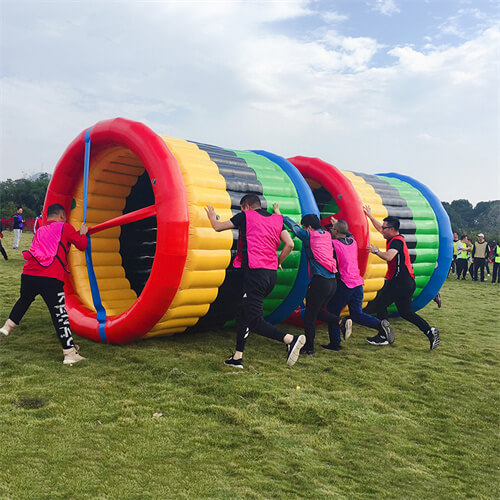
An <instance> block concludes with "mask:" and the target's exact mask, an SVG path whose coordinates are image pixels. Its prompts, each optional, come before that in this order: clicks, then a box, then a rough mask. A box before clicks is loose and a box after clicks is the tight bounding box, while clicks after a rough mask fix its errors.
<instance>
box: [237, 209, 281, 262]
mask: <svg viewBox="0 0 500 500" xmlns="http://www.w3.org/2000/svg"><path fill="white" fill-rule="evenodd" d="M256 212H257V213H259V214H260V215H263V216H264V217H271V215H272V214H270V213H269V212H268V211H267V210H266V209H264V208H259V209H258V210H256ZM229 220H230V221H231V222H232V223H233V225H234V227H235V228H237V229H239V231H240V234H239V241H238V252H241V256H242V259H243V260H242V262H241V267H242V268H248V253H247V218H246V216H245V212H239V213H237V214H236V215H234V216H233V217H231V219H229ZM283 229H285V227H284V226H283V228H282V230H283ZM240 245H241V248H240Z"/></svg>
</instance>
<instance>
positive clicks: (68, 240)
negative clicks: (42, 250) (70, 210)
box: [23, 220, 87, 281]
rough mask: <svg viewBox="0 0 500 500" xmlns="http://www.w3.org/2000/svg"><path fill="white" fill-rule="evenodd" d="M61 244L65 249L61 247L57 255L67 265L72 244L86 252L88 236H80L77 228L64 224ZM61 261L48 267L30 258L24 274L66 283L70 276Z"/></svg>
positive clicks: (55, 261)
mask: <svg viewBox="0 0 500 500" xmlns="http://www.w3.org/2000/svg"><path fill="white" fill-rule="evenodd" d="M52 222H55V221H51V220H50V221H47V224H51V223H52ZM61 243H62V245H63V247H64V249H63V248H62V247H61V245H59V248H58V250H57V255H58V256H59V259H61V260H62V261H63V262H64V263H65V264H66V263H67V261H68V260H67V253H68V251H69V247H70V246H71V244H73V245H75V247H76V248H78V250H85V249H86V248H87V235H85V234H83V235H82V234H80V232H79V231H76V230H75V228H74V227H73V226H72V225H71V224H68V223H65V224H64V228H63V231H62V237H61ZM59 259H57V258H56V259H54V262H52V264H51V265H50V266H48V267H43V266H41V265H40V264H39V263H38V262H37V261H36V259H34V258H33V257H31V258H29V259H28V260H27V261H26V263H25V264H24V267H23V274H29V275H30V276H44V277H46V278H56V279H58V280H60V281H64V278H65V275H66V274H68V273H67V272H66V271H65V270H64V268H63V266H62V264H61V262H60V261H59Z"/></svg>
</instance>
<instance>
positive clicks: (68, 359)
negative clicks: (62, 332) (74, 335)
mask: <svg viewBox="0 0 500 500" xmlns="http://www.w3.org/2000/svg"><path fill="white" fill-rule="evenodd" d="M63 354H64V359H63V365H73V364H74V363H78V362H79V361H83V360H84V359H87V358H84V357H83V356H80V355H79V354H78V351H77V350H76V348H74V347H71V348H69V349H63Z"/></svg>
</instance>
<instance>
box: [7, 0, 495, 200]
mask: <svg viewBox="0 0 500 500" xmlns="http://www.w3.org/2000/svg"><path fill="white" fill-rule="evenodd" d="M499 6H500V2H498V1H497V0H494V1H493V0H491V1H490V0H473V1H472V0H339V1H335V0H331V1H321V0H297V1H288V0H283V1H271V0H267V1H251V0H245V1H225V0H219V1H209V0H203V1H162V0H156V1H138V0H135V1H132V0H129V1H127V0H120V1H118V0H116V1H109V0H85V1H79V0H64V1H62V0H52V1H44V0H36V1H25V0H0V23H1V24H0V32H1V34H0V36H1V48H0V50H1V52H0V79H1V86H0V180H5V179H7V178H12V179H16V178H20V177H27V176H30V175H32V174H34V173H37V172H40V171H45V172H49V173H52V172H53V170H54V167H55V165H56V163H57V161H58V159H59V158H60V156H61V155H62V153H63V152H64V150H65V149H66V147H67V146H68V145H69V144H70V142H71V141H72V140H73V139H74V138H75V137H76V136H77V135H78V134H79V133H80V132H81V131H82V130H84V129H86V128H88V127H89V126H91V125H93V124H94V123H96V122H98V121H101V120H106V119H110V118H114V117H118V116H120V117H124V118H128V119H131V120H136V121H140V122H143V123H144V124H146V125H147V126H149V127H150V128H151V129H152V130H154V131H155V132H157V133H159V134H164V135H169V136H173V137H179V138H183V139H187V140H194V141H198V142H204V143H208V144H214V145H216V146H221V147H228V148H232V149H263V150H267V151H270V152H272V153H275V154H278V155H281V156H283V157H292V156H296V155H302V156H311V157H318V158H321V159H322V160H324V161H326V162H328V163H331V164H333V165H335V166H336V167H338V168H340V169H341V170H351V171H357V172H363V173H381V172H398V173H401V174H405V175H409V176H411V177H414V178H415V179H417V180H419V181H420V182H422V183H424V184H425V185H427V186H428V187H429V188H430V189H431V190H432V191H433V192H434V193H435V194H436V195H437V196H438V197H439V198H440V199H441V200H443V201H452V200H454V199H460V198H466V199H468V200H470V201H471V202H472V203H473V204H475V203H477V202H479V201H488V200H493V199H500V162H499V160H500V127H499V123H500V113H499V87H500V69H499V65H500V62H499V61H500V8H499Z"/></svg>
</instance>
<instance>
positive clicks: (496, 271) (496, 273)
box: [491, 262, 500, 283]
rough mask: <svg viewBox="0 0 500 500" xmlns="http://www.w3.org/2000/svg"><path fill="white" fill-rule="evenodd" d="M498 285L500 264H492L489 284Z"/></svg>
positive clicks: (499, 281)
mask: <svg viewBox="0 0 500 500" xmlns="http://www.w3.org/2000/svg"><path fill="white" fill-rule="evenodd" d="M495 281H496V282H497V283H500V262H493V277H492V278H491V282H492V283H495Z"/></svg>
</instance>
